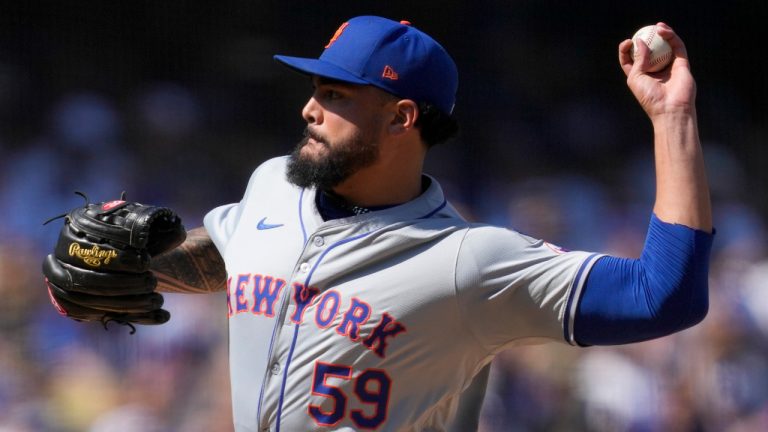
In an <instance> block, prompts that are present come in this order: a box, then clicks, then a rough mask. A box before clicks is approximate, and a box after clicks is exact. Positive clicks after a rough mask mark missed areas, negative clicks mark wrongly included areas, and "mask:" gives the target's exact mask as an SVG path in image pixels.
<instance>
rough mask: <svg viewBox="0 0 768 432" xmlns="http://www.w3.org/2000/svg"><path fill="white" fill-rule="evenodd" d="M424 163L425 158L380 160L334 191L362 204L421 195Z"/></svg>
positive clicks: (400, 200)
mask: <svg viewBox="0 0 768 432" xmlns="http://www.w3.org/2000/svg"><path fill="white" fill-rule="evenodd" d="M422 163H423V158H422V159H419V158H416V159H411V160H409V161H407V162H404V163H396V162H394V161H393V162H390V163H376V164H374V165H373V166H371V167H368V168H364V169H361V170H360V171H358V172H356V173H355V174H353V175H352V176H350V177H349V178H348V179H347V180H346V181H344V182H343V183H341V184H339V185H338V186H336V187H335V188H334V189H333V192H334V193H335V194H336V195H338V196H340V197H341V198H343V199H344V200H345V201H346V202H347V203H349V204H352V205H355V206H360V207H378V206H389V205H397V204H403V203H406V202H408V201H411V200H413V199H415V198H416V197H418V196H419V195H421V192H422V189H421V184H422V183H421V175H422Z"/></svg>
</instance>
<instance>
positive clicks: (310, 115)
mask: <svg viewBox="0 0 768 432" xmlns="http://www.w3.org/2000/svg"><path fill="white" fill-rule="evenodd" d="M301 116H302V117H304V120H306V122H307V124H320V123H322V121H323V110H322V108H321V107H320V104H319V103H317V101H316V100H315V98H314V96H313V97H311V98H309V100H308V101H307V103H306V105H304V108H303V109H302V110H301Z"/></svg>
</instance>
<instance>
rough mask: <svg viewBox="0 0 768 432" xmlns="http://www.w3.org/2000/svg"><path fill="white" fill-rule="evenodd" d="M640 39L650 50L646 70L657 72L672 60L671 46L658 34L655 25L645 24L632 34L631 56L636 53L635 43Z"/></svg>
mask: <svg viewBox="0 0 768 432" xmlns="http://www.w3.org/2000/svg"><path fill="white" fill-rule="evenodd" d="M640 41H643V42H645V44H646V45H647V46H648V49H649V51H650V58H649V59H648V63H649V68H648V72H658V71H660V70H662V69H664V68H665V67H667V65H668V64H669V63H670V62H672V47H671V46H670V45H669V43H668V42H667V41H665V40H664V38H662V37H661V36H659V34H658V30H657V27H656V26H655V25H649V26H645V27H643V28H641V29H640V30H638V31H637V32H635V34H634V35H633V36H632V50H631V52H630V54H631V55H632V57H635V56H636V55H637V44H638V43H640Z"/></svg>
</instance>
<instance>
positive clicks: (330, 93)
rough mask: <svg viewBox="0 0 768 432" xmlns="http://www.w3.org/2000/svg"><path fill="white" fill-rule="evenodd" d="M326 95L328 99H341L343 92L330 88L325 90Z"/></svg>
mask: <svg viewBox="0 0 768 432" xmlns="http://www.w3.org/2000/svg"><path fill="white" fill-rule="evenodd" d="M324 96H325V98H326V99H329V100H334V99H340V98H341V93H339V92H337V91H336V90H333V89H328V90H326V91H325V94H324Z"/></svg>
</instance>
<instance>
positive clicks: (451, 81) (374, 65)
mask: <svg viewBox="0 0 768 432" xmlns="http://www.w3.org/2000/svg"><path fill="white" fill-rule="evenodd" d="M275 59H276V60H277V61H279V62H281V63H283V64H285V65H287V66H289V67H291V68H293V69H295V70H297V71H299V72H302V73H305V74H310V75H318V76H322V77H325V78H331V79H335V80H339V81H345V82H349V83H353V84H369V85H373V86H376V87H379V88H381V89H383V90H385V91H387V92H389V93H392V94H394V95H396V96H399V97H402V98H405V99H412V100H414V101H416V102H427V103H431V104H433V105H435V106H437V107H438V108H439V109H440V110H442V111H443V112H445V113H448V114H450V113H451V112H452V111H453V105H454V102H455V99H456V90H457V88H458V82H459V79H458V72H457V70H456V64H455V63H454V62H453V59H451V57H450V56H449V55H448V53H447V52H446V51H445V49H444V48H443V47H442V46H441V45H440V44H439V43H437V42H436V41H435V40H434V39H432V38H431V37H430V36H429V35H427V34H426V33H424V32H422V31H421V30H418V29H417V28H415V27H413V26H411V25H410V23H409V22H407V21H401V22H396V21H392V20H389V19H386V18H381V17H376V16H360V17H355V18H352V19H350V20H349V21H347V22H345V23H344V24H342V25H341V27H339V28H338V29H337V30H336V32H335V33H334V34H333V36H332V37H331V39H330V40H329V41H328V44H326V46H325V50H324V51H323V53H322V54H321V55H320V58H302V57H289V56H283V55H276V56H275Z"/></svg>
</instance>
